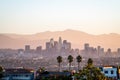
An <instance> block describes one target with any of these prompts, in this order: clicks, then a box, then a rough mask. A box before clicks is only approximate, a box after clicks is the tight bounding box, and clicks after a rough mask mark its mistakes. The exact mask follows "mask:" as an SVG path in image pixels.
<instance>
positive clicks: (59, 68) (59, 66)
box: [59, 63, 60, 72]
mask: <svg viewBox="0 0 120 80" xmlns="http://www.w3.org/2000/svg"><path fill="white" fill-rule="evenodd" d="M59 72H60V63H59Z"/></svg>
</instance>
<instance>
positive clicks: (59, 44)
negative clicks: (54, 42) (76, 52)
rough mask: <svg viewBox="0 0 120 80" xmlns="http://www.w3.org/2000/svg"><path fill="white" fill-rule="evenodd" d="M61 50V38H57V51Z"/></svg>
mask: <svg viewBox="0 0 120 80" xmlns="http://www.w3.org/2000/svg"><path fill="white" fill-rule="evenodd" d="M61 48H62V38H61V37H59V42H58V50H61Z"/></svg>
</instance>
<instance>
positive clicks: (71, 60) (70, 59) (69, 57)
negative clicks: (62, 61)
mask: <svg viewBox="0 0 120 80" xmlns="http://www.w3.org/2000/svg"><path fill="white" fill-rule="evenodd" d="M68 62H69V71H70V68H71V63H72V62H73V56H71V55H69V56H68Z"/></svg>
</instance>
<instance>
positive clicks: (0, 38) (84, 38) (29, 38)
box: [0, 29, 120, 51]
mask: <svg viewBox="0 0 120 80" xmlns="http://www.w3.org/2000/svg"><path fill="white" fill-rule="evenodd" d="M59 37H62V39H63V40H68V41H69V42H71V43H72V47H73V48H79V49H83V47H84V43H89V44H90V46H94V47H96V46H98V45H100V46H101V47H104V48H105V50H106V49H107V48H111V49H112V50H114V51H116V50H117V48H120V34H117V33H110V34H101V35H92V34H88V33H85V32H81V31H77V30H70V29H68V30H65V31H55V32H51V31H46V32H40V33H36V34H32V35H19V34H0V48H12V49H18V48H24V45H26V44H30V45H31V47H32V48H35V47H37V46H39V45H41V46H43V47H44V48H45V42H46V41H49V39H51V38H54V40H55V41H58V38H59Z"/></svg>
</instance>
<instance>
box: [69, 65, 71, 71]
mask: <svg viewBox="0 0 120 80" xmlns="http://www.w3.org/2000/svg"><path fill="white" fill-rule="evenodd" d="M70 70H71V63H69V71H70Z"/></svg>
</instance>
